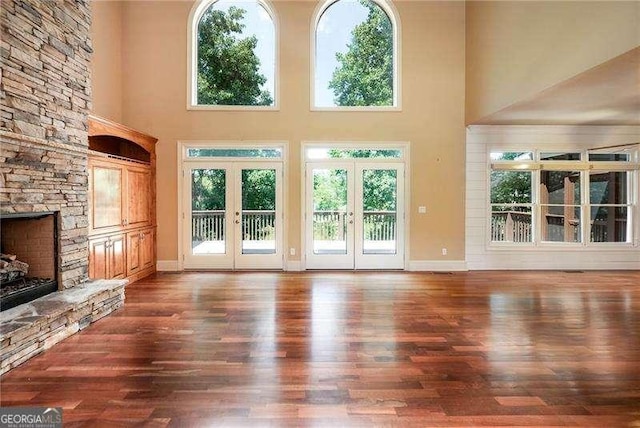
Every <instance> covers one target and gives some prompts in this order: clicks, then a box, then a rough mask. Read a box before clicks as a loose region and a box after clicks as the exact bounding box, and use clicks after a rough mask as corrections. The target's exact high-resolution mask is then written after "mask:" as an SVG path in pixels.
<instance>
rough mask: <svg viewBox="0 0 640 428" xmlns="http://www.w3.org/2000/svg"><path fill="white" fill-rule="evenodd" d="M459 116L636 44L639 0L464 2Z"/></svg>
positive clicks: (530, 91)
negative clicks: (463, 71)
mask: <svg viewBox="0 0 640 428" xmlns="http://www.w3.org/2000/svg"><path fill="white" fill-rule="evenodd" d="M466 12H467V27H466V61H467V72H466V122H467V123H475V122H477V121H478V120H480V119H482V118H483V117H485V116H487V115H489V114H492V113H495V112H496V111H498V110H500V109H502V108H504V107H507V106H509V105H511V104H513V103H515V102H517V101H522V100H525V99H527V98H529V97H531V96H532V95H534V94H536V93H538V92H540V91H542V90H544V89H547V88H549V87H550V86H552V85H555V84H557V83H560V82H561V81H563V80H566V79H568V78H570V77H573V76H575V75H577V74H579V73H581V72H583V71H586V70H588V69H590V68H592V67H594V66H596V65H598V64H600V63H602V62H605V61H607V60H609V59H611V58H614V57H616V56H618V55H620V54H622V53H624V52H626V51H628V50H630V49H632V48H634V47H636V46H638V45H640V2H635V1H634V2H619V1H603V2H592V1H589V2H581V1H577V2H561V1H533V2H528V1H488V2H481V1H472V2H467V10H466Z"/></svg>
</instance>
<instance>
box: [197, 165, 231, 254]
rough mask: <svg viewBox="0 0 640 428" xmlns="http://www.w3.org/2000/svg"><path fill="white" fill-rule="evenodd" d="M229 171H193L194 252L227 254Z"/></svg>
mask: <svg viewBox="0 0 640 428" xmlns="http://www.w3.org/2000/svg"><path fill="white" fill-rule="evenodd" d="M225 195H226V171H225V170H224V169H194V170H192V171H191V252H192V254H224V253H225V247H226V246H225V239H226V230H225V209H226V200H225Z"/></svg>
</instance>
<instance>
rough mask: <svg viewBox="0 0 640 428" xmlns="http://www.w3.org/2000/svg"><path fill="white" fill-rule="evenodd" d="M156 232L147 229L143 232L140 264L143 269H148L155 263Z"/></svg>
mask: <svg viewBox="0 0 640 428" xmlns="http://www.w3.org/2000/svg"><path fill="white" fill-rule="evenodd" d="M155 247H156V245H155V232H154V230H153V229H147V230H145V231H144V232H142V240H141V242H140V265H141V269H147V268H149V267H151V266H153V265H154V264H155Z"/></svg>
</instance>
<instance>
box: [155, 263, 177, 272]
mask: <svg viewBox="0 0 640 428" xmlns="http://www.w3.org/2000/svg"><path fill="white" fill-rule="evenodd" d="M156 270H157V271H158V272H178V261H177V260H158V261H157V262H156Z"/></svg>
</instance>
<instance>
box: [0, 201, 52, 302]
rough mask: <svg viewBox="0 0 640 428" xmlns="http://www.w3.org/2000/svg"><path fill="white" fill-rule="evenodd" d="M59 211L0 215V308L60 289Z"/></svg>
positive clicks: (28, 300)
mask: <svg viewBox="0 0 640 428" xmlns="http://www.w3.org/2000/svg"><path fill="white" fill-rule="evenodd" d="M58 242H59V240H58V213H56V212H42V213H21V214H2V216H1V217H0V244H1V246H0V252H1V253H2V254H0V310H2V311H4V310H7V309H11V308H13V307H15V306H18V305H21V304H23V303H28V302H30V301H31V300H34V299H37V298H38V297H42V296H45V295H47V294H49V293H53V292H55V291H57V290H58V245H59V244H58Z"/></svg>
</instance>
